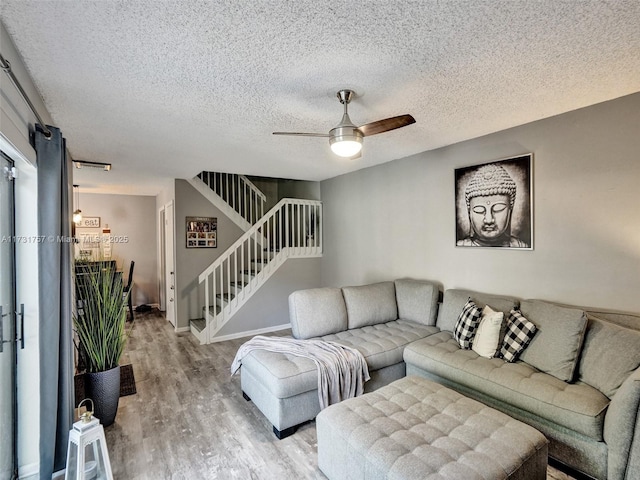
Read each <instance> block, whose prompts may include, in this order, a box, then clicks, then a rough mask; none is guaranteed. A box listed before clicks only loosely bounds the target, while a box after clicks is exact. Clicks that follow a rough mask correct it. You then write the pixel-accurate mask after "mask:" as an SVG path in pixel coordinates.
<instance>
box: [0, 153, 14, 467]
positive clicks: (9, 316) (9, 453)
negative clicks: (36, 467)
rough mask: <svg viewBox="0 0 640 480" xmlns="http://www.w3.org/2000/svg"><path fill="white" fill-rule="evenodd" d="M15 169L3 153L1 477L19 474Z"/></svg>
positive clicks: (0, 195)
mask: <svg viewBox="0 0 640 480" xmlns="http://www.w3.org/2000/svg"><path fill="white" fill-rule="evenodd" d="M14 171H15V170H14V169H13V162H12V161H11V159H9V157H7V156H6V155H5V154H4V153H3V152H0V176H1V178H0V272H2V274H1V275H0V480H11V479H14V478H16V474H17V472H16V450H15V448H16V413H17V412H16V410H17V409H16V361H17V353H16V344H15V339H16V313H15V312H16V306H15V299H16V292H15V285H16V281H15V248H14V245H15V241H14V240H15V222H14V219H15V215H14V211H15V208H14V206H15V197H14V179H13V172H14Z"/></svg>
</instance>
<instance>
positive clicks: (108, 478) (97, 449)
mask: <svg viewBox="0 0 640 480" xmlns="http://www.w3.org/2000/svg"><path fill="white" fill-rule="evenodd" d="M87 400H88V401H90V402H91V407H92V410H89V411H87V412H85V413H83V414H82V415H81V416H80V420H79V421H77V422H76V423H74V424H73V428H72V429H71V430H70V431H69V448H68V450H67V473H66V476H65V478H66V479H67V480H71V479H73V480H113V474H112V473H111V463H110V462H109V451H108V450H107V442H106V440H105V438H104V429H103V428H102V425H100V420H98V419H97V418H96V417H94V416H93V401H92V400H91V399H90V398H88V399H85V400H83V401H82V402H80V405H78V408H80V407H81V406H82V404H83V403H84V402H86V401H87Z"/></svg>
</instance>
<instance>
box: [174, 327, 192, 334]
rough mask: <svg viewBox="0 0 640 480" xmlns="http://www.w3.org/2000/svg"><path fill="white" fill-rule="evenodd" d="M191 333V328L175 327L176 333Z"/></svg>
mask: <svg viewBox="0 0 640 480" xmlns="http://www.w3.org/2000/svg"><path fill="white" fill-rule="evenodd" d="M190 331H191V327H177V328H176V333H184V332H190Z"/></svg>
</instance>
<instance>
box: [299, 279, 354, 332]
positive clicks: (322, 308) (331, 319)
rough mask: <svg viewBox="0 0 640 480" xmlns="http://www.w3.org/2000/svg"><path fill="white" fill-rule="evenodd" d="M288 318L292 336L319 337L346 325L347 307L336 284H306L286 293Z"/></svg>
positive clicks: (342, 329)
mask: <svg viewBox="0 0 640 480" xmlns="http://www.w3.org/2000/svg"><path fill="white" fill-rule="evenodd" d="M289 320H290V321H291V331H292V333H293V336H294V337H295V338H301V339H307V338H313V337H321V336H322V335H329V334H331V333H338V332H343V331H344V330H346V329H347V308H346V307H345V304H344V298H342V290H340V289H339V288H309V289H306V290H298V291H297V292H293V293H292V294H291V295H289Z"/></svg>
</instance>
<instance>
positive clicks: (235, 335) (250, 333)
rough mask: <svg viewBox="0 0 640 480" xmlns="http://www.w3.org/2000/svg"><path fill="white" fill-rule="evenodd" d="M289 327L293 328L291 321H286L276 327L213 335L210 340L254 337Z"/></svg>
mask: <svg viewBox="0 0 640 480" xmlns="http://www.w3.org/2000/svg"><path fill="white" fill-rule="evenodd" d="M287 328H291V324H290V323H285V324H283V325H276V326H274V327H267V328H259V329H258V330H249V331H246V332H239V333H231V334H229V335H222V336H220V337H213V338H211V339H210V341H211V343H218V342H224V341H226V340H235V339H236V338H242V337H253V336H254V335H262V334H263V333H271V332H279V331H280V330H286V329H287Z"/></svg>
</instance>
